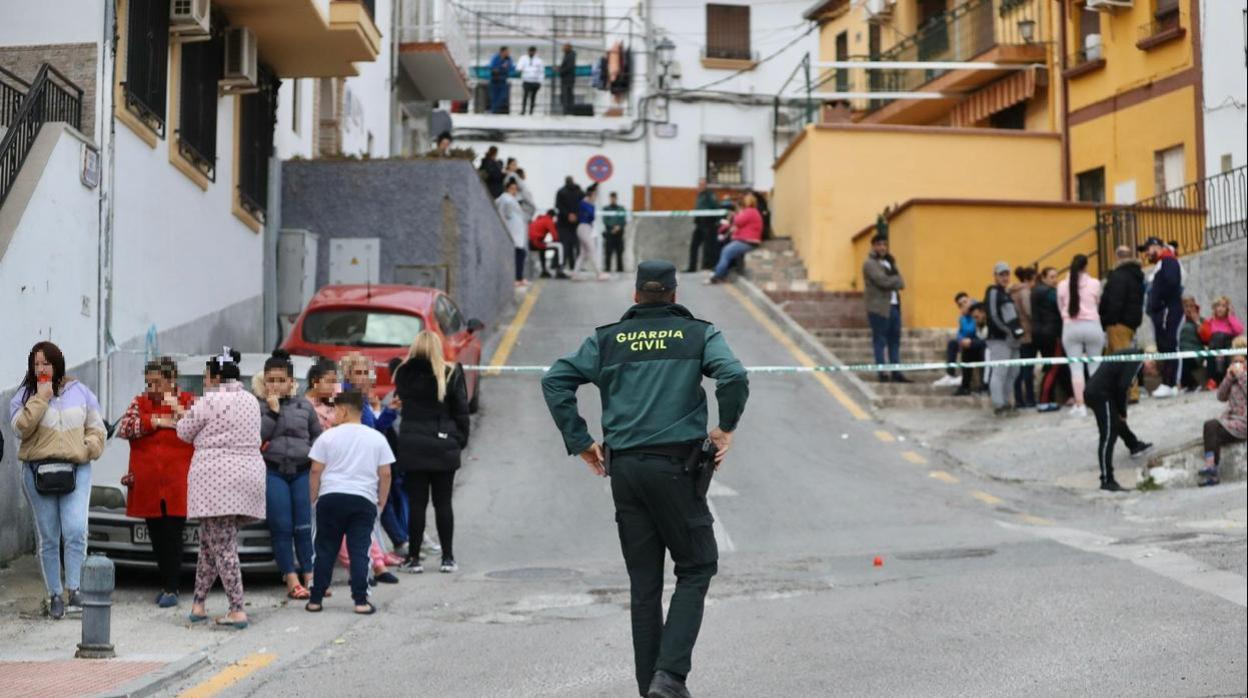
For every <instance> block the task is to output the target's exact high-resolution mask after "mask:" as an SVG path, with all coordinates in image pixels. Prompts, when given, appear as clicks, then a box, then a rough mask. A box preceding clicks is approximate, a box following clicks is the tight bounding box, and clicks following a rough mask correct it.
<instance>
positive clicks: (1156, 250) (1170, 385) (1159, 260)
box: [1139, 237, 1183, 397]
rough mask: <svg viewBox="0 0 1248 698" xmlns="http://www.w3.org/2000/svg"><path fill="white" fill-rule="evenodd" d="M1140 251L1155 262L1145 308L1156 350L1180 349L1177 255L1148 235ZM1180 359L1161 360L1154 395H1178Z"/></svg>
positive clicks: (1180, 284)
mask: <svg viewBox="0 0 1248 698" xmlns="http://www.w3.org/2000/svg"><path fill="white" fill-rule="evenodd" d="M1139 251H1140V252H1143V253H1145V254H1146V255H1147V256H1148V260H1149V261H1150V262H1152V263H1154V264H1155V265H1156V269H1155V270H1154V272H1153V282H1152V285H1151V286H1149V289H1148V301H1147V303H1146V305H1145V309H1146V310H1147V311H1148V318H1149V319H1150V320H1152V322H1153V334H1154V336H1155V337H1156V340H1157V351H1160V352H1172V351H1178V348H1179V330H1180V329H1181V328H1182V327H1183V270H1182V268H1181V267H1180V266H1179V258H1178V257H1176V256H1175V254H1174V250H1172V249H1170V248H1169V247H1167V246H1166V244H1165V243H1163V242H1162V241H1161V240H1160V239H1159V238H1155V237H1150V238H1148V239H1147V240H1145V241H1144V244H1143V245H1140V247H1139ZM1181 363H1182V362H1181V361H1180V360H1177V359H1171V360H1169V361H1163V362H1161V385H1159V386H1158V387H1157V389H1156V390H1154V391H1153V397H1173V396H1175V395H1177V394H1178V389H1177V388H1175V383H1176V382H1177V380H1178V377H1179V374H1180V371H1181Z"/></svg>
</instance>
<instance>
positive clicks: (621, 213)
mask: <svg viewBox="0 0 1248 698" xmlns="http://www.w3.org/2000/svg"><path fill="white" fill-rule="evenodd" d="M617 225H618V226H619V227H620V234H621V235H623V234H624V227H625V226H627V225H628V209H626V208H624V207H623V206H621V205H619V204H616V205H614V206H612V205H610V204H608V205H606V206H603V207H602V227H603V229H604V230H605V231H606V232H607V234H608V235H609V234H611V228H613V227H615V226H617Z"/></svg>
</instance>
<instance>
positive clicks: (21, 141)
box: [0, 63, 82, 206]
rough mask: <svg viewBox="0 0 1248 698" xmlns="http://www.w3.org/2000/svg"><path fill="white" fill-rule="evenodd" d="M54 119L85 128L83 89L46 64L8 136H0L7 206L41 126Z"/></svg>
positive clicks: (1, 185) (0, 186) (0, 197)
mask: <svg viewBox="0 0 1248 698" xmlns="http://www.w3.org/2000/svg"><path fill="white" fill-rule="evenodd" d="M53 78H55V80H54V79H53ZM51 121H64V122H67V123H68V124H70V125H71V126H73V127H74V128H76V129H81V128H82V88H81V87H78V85H76V84H74V82H73V81H72V80H70V79H69V78H67V77H65V75H64V74H62V73H61V72H60V71H59V70H57V69H56V68H53V67H52V66H51V65H49V64H47V63H44V64H43V65H42V66H40V67H39V72H38V73H36V74H35V79H34V80H32V81H31V83H30V89H29V90H27V92H26V96H25V99H23V100H22V106H21V107H19V108H18V110H17V113H16V114H14V116H13V120H12V122H11V123H10V125H9V129H8V130H7V131H5V133H4V138H3V139H0V206H3V205H4V201H5V199H7V198H8V196H9V192H10V191H11V190H12V188H13V183H14V182H15V181H16V180H17V174H18V172H19V171H20V170H21V169H22V164H23V163H25V162H26V156H27V155H29V154H30V150H31V148H33V147H34V145H35V137H36V136H37V135H38V134H39V129H40V128H42V127H43V125H44V124H45V123H48V122H51Z"/></svg>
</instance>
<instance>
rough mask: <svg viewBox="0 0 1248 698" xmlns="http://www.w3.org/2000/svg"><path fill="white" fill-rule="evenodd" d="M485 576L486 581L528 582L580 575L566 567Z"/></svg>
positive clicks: (501, 571)
mask: <svg viewBox="0 0 1248 698" xmlns="http://www.w3.org/2000/svg"><path fill="white" fill-rule="evenodd" d="M485 576H486V578H488V579H503V580H518V581H528V580H535V579H536V580H540V579H569V578H571V577H579V576H581V573H580V572H577V571H576V570H571V569H568V568H566V567H520V568H517V569H514V570H498V571H496V572H487V573H486V575H485Z"/></svg>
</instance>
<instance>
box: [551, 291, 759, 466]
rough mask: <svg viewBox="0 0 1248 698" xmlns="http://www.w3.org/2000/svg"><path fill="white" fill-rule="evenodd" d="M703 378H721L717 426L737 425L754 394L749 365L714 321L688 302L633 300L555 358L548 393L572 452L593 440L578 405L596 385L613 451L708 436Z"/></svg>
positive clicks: (606, 437) (730, 428) (727, 428)
mask: <svg viewBox="0 0 1248 698" xmlns="http://www.w3.org/2000/svg"><path fill="white" fill-rule="evenodd" d="M702 376H709V377H711V378H714V379H715V382H716V385H715V399H716V400H717V401H718V402H719V428H720V429H722V430H724V431H733V430H734V429H736V427H737V421H738V420H739V419H740V418H741V413H742V411H744V410H745V400H746V398H747V397H748V396H749V394H750V387H749V379H748V378H747V377H746V373H745V368H744V367H742V366H741V362H740V361H737V357H735V356H733V354H732V350H731V349H729V348H728V342H726V341H725V340H724V336H723V335H722V334H720V332H719V330H717V329H715V327H714V326H713V325H711V324H710V323H708V322H704V321H702V320H698V319H696V318H694V317H693V315H692V314H691V313H690V312H689V311H688V310H686V309H685V308H684V307H683V306H680V305H675V304H667V303H657V304H644V305H635V306H633V307H632V308H630V309H629V311H628V312H627V313H625V314H624V317H623V318H622V319H621V320H620V321H619V322H617V323H615V324H612V325H606V326H604V327H599V328H598V329H597V330H596V331H595V333H594V335H593V336H592V337H590V338H589V339H587V340H585V343H584V344H582V345H581V348H580V349H578V350H576V352H574V353H572V354H569V355H567V356H565V357H563V358H562V359H559V360H558V361H556V362H555V364H554V365H553V366H551V367H550V371H548V372H547V373H546V376H545V377H544V378H542V393H543V395H544V396H545V397H546V405H547V406H548V407H549V408H550V414H551V416H552V417H554V418H555V424H556V425H557V426H558V427H559V431H561V432H563V443H564V445H566V446H567V448H568V453H569V454H570V455H576V454H578V453H582V452H584V451H585V449H587V448H589V447H590V446H591V445H593V443H594V439H593V437H592V436H590V435H589V429H588V427H587V425H586V424H585V420H584V419H582V418H581V415H580V413H579V412H578V411H577V405H576V389H577V388H578V387H579V386H581V385H584V384H585V383H593V384H594V385H596V386H598V390H599V392H600V393H601V395H602V432H603V441H604V442H605V443H606V444H607V446H609V447H610V448H612V449H615V450H624V449H628V448H635V447H637V446H654V445H658V444H676V443H687V442H690V441H699V440H701V439H704V438H706V421H707V417H706V392H705V391H703V390H702Z"/></svg>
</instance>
